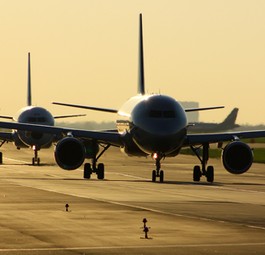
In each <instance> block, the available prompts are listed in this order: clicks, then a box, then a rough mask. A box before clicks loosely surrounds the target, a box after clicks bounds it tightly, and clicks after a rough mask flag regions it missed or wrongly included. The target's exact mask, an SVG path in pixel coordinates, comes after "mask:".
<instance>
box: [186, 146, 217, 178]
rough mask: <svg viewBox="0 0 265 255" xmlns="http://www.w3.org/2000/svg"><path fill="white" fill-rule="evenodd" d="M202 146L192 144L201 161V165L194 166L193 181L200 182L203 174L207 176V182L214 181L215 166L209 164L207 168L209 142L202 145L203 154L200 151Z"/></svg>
mask: <svg viewBox="0 0 265 255" xmlns="http://www.w3.org/2000/svg"><path fill="white" fill-rule="evenodd" d="M200 148H201V146H200V147H197V148H195V147H193V146H191V149H192V151H193V152H194V153H195V155H196V156H197V157H198V159H199V160H200V162H201V167H200V166H194V168H193V181H195V182H199V181H200V179H201V176H203V175H204V176H205V177H206V180H207V182H213V181H214V168H213V166H208V167H207V168H206V165H207V162H208V159H209V144H208V143H205V144H203V145H202V156H201V155H200V153H199V150H200Z"/></svg>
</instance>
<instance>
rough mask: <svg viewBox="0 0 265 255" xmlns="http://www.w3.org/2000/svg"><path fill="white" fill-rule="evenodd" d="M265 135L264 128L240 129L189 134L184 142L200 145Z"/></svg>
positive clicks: (185, 143)
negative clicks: (236, 130)
mask: <svg viewBox="0 0 265 255" xmlns="http://www.w3.org/2000/svg"><path fill="white" fill-rule="evenodd" d="M259 137H265V131H264V130H256V131H254V130H253V131H238V132H224V133H212V134H210V133H209V134H188V135H187V136H186V140H185V142H184V146H189V145H199V144H204V143H218V142H226V141H234V140H238V139H244V138H259Z"/></svg>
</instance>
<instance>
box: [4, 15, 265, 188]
mask: <svg viewBox="0 0 265 255" xmlns="http://www.w3.org/2000/svg"><path fill="white" fill-rule="evenodd" d="M139 24H140V26H139V74H138V75H139V77H138V94H137V95H136V96H133V97H131V98H130V99H129V100H128V101H126V102H125V103H124V105H123V106H122V107H121V108H120V109H111V108H100V107H90V106H82V105H73V104H63V103H57V104H61V105H66V106H73V107H78V108H83V109H92V110H97V111H104V112H108V113H115V114H117V115H118V118H117V121H116V124H117V130H113V131H102V130H101V131H91V130H82V129H74V128H64V127H51V126H47V125H46V126H45V125H37V124H26V123H12V122H0V127H2V128H7V129H17V130H19V132H25V133H27V132H38V133H49V134H53V135H55V136H63V138H62V139H60V140H59V141H58V142H57V144H56V147H55V151H54V156H55V160H56V162H57V164H58V165H59V166H60V167H61V168H62V169H64V170H75V169H78V168H79V167H80V166H81V165H83V163H84V161H85V159H90V160H91V163H85V164H84V172H83V174H84V178H85V179H89V178H91V174H92V173H96V174H97V178H98V179H104V177H105V175H104V173H105V172H104V171H105V167H104V163H98V161H99V159H100V157H101V156H102V155H103V154H104V153H105V152H106V151H107V150H108V149H109V147H110V146H116V147H119V148H120V149H121V150H122V151H123V152H124V153H126V154H127V155H129V156H137V157H138V156H144V157H147V156H151V157H152V158H153V159H154V161H155V169H154V170H152V182H156V181H157V178H159V182H161V183H163V182H164V170H162V169H161V160H162V159H166V158H168V157H175V156H177V155H178V154H179V152H180V150H181V148H183V147H190V148H191V149H192V151H193V152H194V154H195V155H196V156H197V158H198V160H199V161H200V165H195V166H194V168H193V181H195V182H198V181H200V180H201V177H202V176H205V177H206V180H207V182H210V183H212V182H213V181H214V167H213V166H211V165H210V166H208V159H209V147H210V144H212V143H218V144H219V145H222V143H223V142H228V144H227V145H226V146H225V147H224V148H223V153H222V162H223V166H224V168H225V169H226V170H227V171H228V172H230V173H232V174H242V173H245V172H246V171H248V169H249V168H250V167H251V165H252V162H253V151H252V149H251V148H250V147H249V146H248V145H247V144H246V143H244V142H242V141H240V139H241V138H256V137H264V136H265V130H260V131H241V132H223V133H205V134H188V133H187V130H188V121H187V115H186V112H189V111H198V110H209V109H216V108H222V107H205V108H194V109H184V108H183V107H182V106H181V105H180V103H179V102H178V101H177V100H175V99H174V98H172V97H170V96H167V95H162V94H147V93H146V92H145V77H144V54H143V28H142V14H140V16H139ZM100 147H102V149H101V150H100ZM200 151H201V152H202V155H201V153H200Z"/></svg>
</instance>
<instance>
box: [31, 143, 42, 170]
mask: <svg viewBox="0 0 265 255" xmlns="http://www.w3.org/2000/svg"><path fill="white" fill-rule="evenodd" d="M33 150H34V157H33V158H32V165H33V166H35V165H37V166H39V165H40V158H39V157H38V151H39V150H38V149H37V147H35V146H33Z"/></svg>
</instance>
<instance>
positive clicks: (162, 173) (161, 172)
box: [159, 170, 164, 183]
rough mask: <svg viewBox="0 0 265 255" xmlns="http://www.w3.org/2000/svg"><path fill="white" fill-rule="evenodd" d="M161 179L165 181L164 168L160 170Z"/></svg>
mask: <svg viewBox="0 0 265 255" xmlns="http://www.w3.org/2000/svg"><path fill="white" fill-rule="evenodd" d="M159 180H160V182H161V183H163V182H164V171H163V170H160V175H159Z"/></svg>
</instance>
